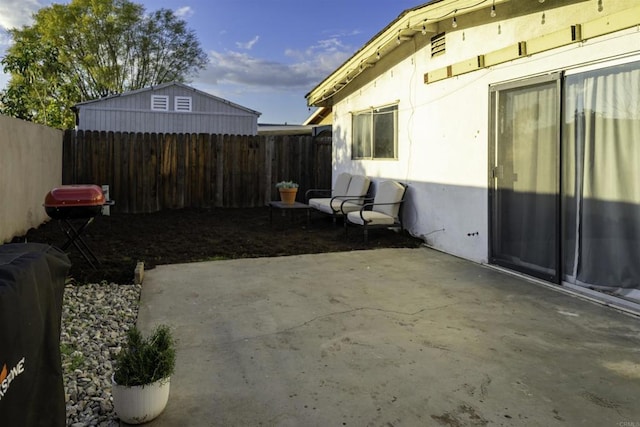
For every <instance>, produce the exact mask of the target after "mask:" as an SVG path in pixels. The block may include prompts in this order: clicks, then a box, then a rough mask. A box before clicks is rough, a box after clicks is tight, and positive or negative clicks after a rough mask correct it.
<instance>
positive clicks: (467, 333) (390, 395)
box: [138, 248, 640, 427]
mask: <svg viewBox="0 0 640 427" xmlns="http://www.w3.org/2000/svg"><path fill="white" fill-rule="evenodd" d="M160 323H166V324H168V325H170V326H171V328H172V329H173V330H174V332H175V336H176V339H177V342H178V356H177V367H176V373H175V375H174V376H173V377H172V380H171V395H170V399H169V404H168V406H167V409H166V410H165V412H164V413H163V414H162V415H161V416H160V417H159V418H157V419H156V420H155V421H152V422H151V423H149V424H148V425H150V426H154V427H163V426H187V425H188V426H441V425H442V426H483V425H495V426H502V425H504V426H513V425H527V426H576V425H584V426H612V427H613V426H630V425H635V426H640V405H638V403H637V402H638V398H639V397H640V345H639V344H640V320H639V319H638V318H636V317H633V316H630V315H627V314H623V313H620V312H618V311H615V310H614V309H611V308H608V307H604V306H601V305H598V304H595V303H592V302H589V301H585V300H583V299H579V298H577V297H574V296H571V295H567V294H565V293H561V292H558V291H555V290H553V289H549V288H548V287H545V286H541V285H539V284H535V283H532V282H530V281H527V280H524V279H521V278H519V277H515V276H512V275H509V274H505V273H503V272H500V271H496V270H494V269H490V268H487V267H483V266H481V265H478V264H474V263H472V262H468V261H465V260H461V259H459V258H456V257H453V256H449V255H446V254H443V253H439V252H437V251H433V250H430V249H427V248H420V249H380V250H370V251H357V252H349V253H328V254H317V255H303V256H292V257H282V258H260V259H243V260H229V261H214V262H203V263H194V264H182V265H167V266H159V267H157V268H155V269H154V270H150V271H147V272H146V275H145V282H144V285H143V290H142V296H141V306H140V313H139V318H138V324H139V326H140V327H141V328H142V329H143V330H147V331H148V330H150V329H151V328H152V327H153V326H155V325H157V324H160Z"/></svg>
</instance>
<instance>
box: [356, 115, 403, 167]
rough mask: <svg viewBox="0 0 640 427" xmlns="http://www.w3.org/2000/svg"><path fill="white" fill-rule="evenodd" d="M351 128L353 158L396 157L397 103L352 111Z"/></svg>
mask: <svg viewBox="0 0 640 427" xmlns="http://www.w3.org/2000/svg"><path fill="white" fill-rule="evenodd" d="M352 130H353V139H352V147H351V148H352V153H353V154H352V158H353V159H395V158H397V139H398V138H397V136H398V106H397V105H391V106H386V107H379V108H372V109H370V110H365V111H360V112H358V113H354V115H353V121H352Z"/></svg>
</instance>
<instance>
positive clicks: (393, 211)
mask: <svg viewBox="0 0 640 427" xmlns="http://www.w3.org/2000/svg"><path fill="white" fill-rule="evenodd" d="M404 191H405V187H404V186H402V184H400V183H399V182H396V181H383V182H381V183H380V184H379V185H378V188H377V189H376V197H375V198H374V199H373V204H374V206H373V208H372V210H374V211H377V212H381V213H383V214H386V215H388V216H390V217H392V218H395V217H397V216H398V210H399V209H400V204H399V203H398V202H399V201H400V200H402V197H403V196H404ZM376 203H394V204H384V205H379V206H376V205H375V204H376Z"/></svg>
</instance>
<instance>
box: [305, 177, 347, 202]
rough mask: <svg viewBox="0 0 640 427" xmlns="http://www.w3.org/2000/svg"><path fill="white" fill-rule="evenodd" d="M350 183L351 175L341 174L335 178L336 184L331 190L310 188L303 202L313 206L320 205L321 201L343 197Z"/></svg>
mask: <svg viewBox="0 0 640 427" xmlns="http://www.w3.org/2000/svg"><path fill="white" fill-rule="evenodd" d="M350 182H351V174H350V173H347V172H342V173H341V174H340V175H338V177H337V178H336V184H335V185H334V186H333V188H332V189H331V188H310V189H309V190H307V191H306V192H305V200H306V201H307V204H308V205H309V206H314V205H317V204H319V203H322V202H321V200H327V203H328V201H330V200H331V198H332V197H335V196H344V195H346V194H347V190H348V189H349V183H350Z"/></svg>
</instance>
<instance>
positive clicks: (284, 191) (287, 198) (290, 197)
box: [279, 188, 298, 205]
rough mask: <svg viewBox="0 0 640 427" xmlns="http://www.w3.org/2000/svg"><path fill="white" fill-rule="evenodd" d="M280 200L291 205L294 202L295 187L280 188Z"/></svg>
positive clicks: (296, 191)
mask: <svg viewBox="0 0 640 427" xmlns="http://www.w3.org/2000/svg"><path fill="white" fill-rule="evenodd" d="M279 190H280V200H282V202H283V203H286V204H288V205H292V204H294V203H295V202H296V194H297V193H298V189H297V188H280V189H279Z"/></svg>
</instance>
